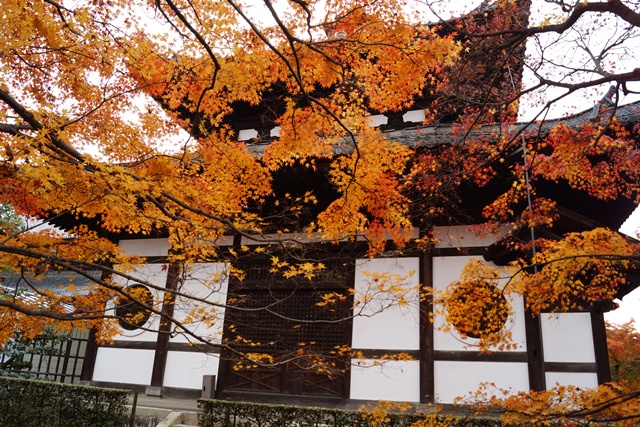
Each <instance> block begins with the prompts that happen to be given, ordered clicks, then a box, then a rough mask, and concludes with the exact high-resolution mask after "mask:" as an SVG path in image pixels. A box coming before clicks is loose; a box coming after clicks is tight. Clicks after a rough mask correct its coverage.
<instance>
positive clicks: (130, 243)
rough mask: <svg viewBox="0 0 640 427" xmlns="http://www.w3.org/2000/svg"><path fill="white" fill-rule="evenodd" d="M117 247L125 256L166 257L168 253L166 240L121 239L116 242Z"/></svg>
mask: <svg viewBox="0 0 640 427" xmlns="http://www.w3.org/2000/svg"><path fill="white" fill-rule="evenodd" d="M118 246H120V248H121V249H122V250H124V252H125V254H127V255H139V256H143V257H150V256H166V255H167V254H168V253H169V241H168V240H167V239H122V240H120V241H119V242H118Z"/></svg>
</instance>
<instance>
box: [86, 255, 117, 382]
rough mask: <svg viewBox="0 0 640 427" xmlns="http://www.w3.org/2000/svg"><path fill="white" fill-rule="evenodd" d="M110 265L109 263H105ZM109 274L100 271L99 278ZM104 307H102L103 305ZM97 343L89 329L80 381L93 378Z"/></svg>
mask: <svg viewBox="0 0 640 427" xmlns="http://www.w3.org/2000/svg"><path fill="white" fill-rule="evenodd" d="M107 267H111V265H107ZM110 276H111V273H108V272H107V271H106V270H102V272H101V273H100V280H106V279H108V278H109V277H110ZM103 308H104V307H103ZM98 347H99V346H98V343H97V342H96V331H95V329H91V330H90V331H89V337H88V338H87V348H86V349H85V352H84V360H83V361H82V370H81V371H80V381H91V380H93V371H94V369H95V366H96V357H97V356H98Z"/></svg>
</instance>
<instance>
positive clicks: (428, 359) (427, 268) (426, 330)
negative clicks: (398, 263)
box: [420, 252, 435, 403]
mask: <svg viewBox="0 0 640 427" xmlns="http://www.w3.org/2000/svg"><path fill="white" fill-rule="evenodd" d="M420 283H421V284H422V289H421V291H422V292H425V294H424V295H420V402H422V403H430V402H433V401H434V391H435V388H434V387H435V386H434V381H433V375H434V367H433V293H432V291H433V259H432V257H431V254H430V253H428V252H423V253H421V255H420Z"/></svg>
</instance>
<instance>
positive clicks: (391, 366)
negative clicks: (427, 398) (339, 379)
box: [349, 359, 420, 402]
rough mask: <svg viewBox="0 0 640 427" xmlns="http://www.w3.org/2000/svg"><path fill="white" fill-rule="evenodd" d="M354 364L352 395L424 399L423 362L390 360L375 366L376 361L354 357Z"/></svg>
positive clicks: (393, 399)
mask: <svg viewBox="0 0 640 427" xmlns="http://www.w3.org/2000/svg"><path fill="white" fill-rule="evenodd" d="M351 364H352V366H351V390H350V395H349V398H351V399H362V400H390V401H394V402H419V401H420V363H419V361H417V360H410V361H388V362H385V363H383V364H380V365H375V362H374V361H373V360H363V359H357V360H356V359H354V360H352V361H351Z"/></svg>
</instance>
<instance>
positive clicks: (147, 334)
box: [105, 264, 167, 341]
mask: <svg viewBox="0 0 640 427" xmlns="http://www.w3.org/2000/svg"><path fill="white" fill-rule="evenodd" d="M127 274H128V275H129V276H131V277H133V278H135V279H140V280H141V281H145V282H149V283H151V284H153V285H155V286H158V287H161V288H164V287H165V285H166V283H167V268H166V265H164V264H142V265H139V266H137V267H136V269H135V270H134V271H131V272H129V273H127ZM113 281H114V282H116V283H119V284H121V285H123V286H131V285H134V284H135V283H137V282H135V281H134V280H127V279H125V278H123V277H120V276H116V277H114V278H113ZM149 290H150V291H151V293H152V294H153V299H154V307H155V309H156V310H158V311H159V310H160V309H161V308H162V297H163V295H164V293H163V292H162V291H160V290H157V289H153V288H150V289H149ZM113 307H114V305H113V303H112V302H111V303H108V304H107V307H106V310H105V311H106V313H107V314H112V310H113ZM159 322H160V320H159V316H158V315H156V314H154V313H152V314H151V316H150V317H149V321H148V322H147V323H146V324H145V325H143V328H144V329H136V330H134V331H128V330H125V329H123V328H119V330H120V333H119V334H117V335H116V336H114V337H113V339H115V340H122V341H155V340H156V336H157V332H154V331H156V330H158V326H159ZM145 329H151V331H147V330H145Z"/></svg>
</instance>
